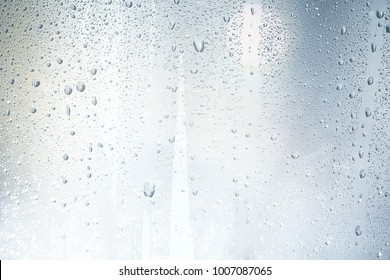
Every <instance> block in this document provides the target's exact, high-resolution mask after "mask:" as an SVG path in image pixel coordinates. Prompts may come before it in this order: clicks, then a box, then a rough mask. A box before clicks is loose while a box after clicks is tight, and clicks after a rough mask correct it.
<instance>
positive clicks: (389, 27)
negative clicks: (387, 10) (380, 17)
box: [386, 23, 390, 33]
mask: <svg viewBox="0 0 390 280" xmlns="http://www.w3.org/2000/svg"><path fill="white" fill-rule="evenodd" d="M386 32H387V33H390V23H388V24H386Z"/></svg>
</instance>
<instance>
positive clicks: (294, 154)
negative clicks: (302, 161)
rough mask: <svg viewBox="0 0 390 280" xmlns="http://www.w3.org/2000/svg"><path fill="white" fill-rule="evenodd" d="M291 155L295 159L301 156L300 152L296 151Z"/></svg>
mask: <svg viewBox="0 0 390 280" xmlns="http://www.w3.org/2000/svg"><path fill="white" fill-rule="evenodd" d="M291 157H292V158H293V159H298V158H299V153H298V152H294V153H292V154H291Z"/></svg>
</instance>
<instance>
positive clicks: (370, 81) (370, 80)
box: [367, 76, 374, 86]
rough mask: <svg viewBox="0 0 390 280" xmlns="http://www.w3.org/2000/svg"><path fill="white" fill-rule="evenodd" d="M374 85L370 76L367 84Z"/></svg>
mask: <svg viewBox="0 0 390 280" xmlns="http://www.w3.org/2000/svg"><path fill="white" fill-rule="evenodd" d="M373 83H374V78H373V77H372V76H370V77H368V79H367V84H368V85H369V86H370V85H372V84H373Z"/></svg>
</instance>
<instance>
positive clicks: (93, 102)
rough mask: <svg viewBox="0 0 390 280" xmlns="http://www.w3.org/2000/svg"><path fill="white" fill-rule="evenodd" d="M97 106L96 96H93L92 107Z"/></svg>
mask: <svg viewBox="0 0 390 280" xmlns="http://www.w3.org/2000/svg"><path fill="white" fill-rule="evenodd" d="M96 104H97V100H96V96H93V97H92V105H94V106H96Z"/></svg>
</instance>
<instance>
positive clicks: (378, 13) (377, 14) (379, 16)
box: [376, 9, 385, 18]
mask: <svg viewBox="0 0 390 280" xmlns="http://www.w3.org/2000/svg"><path fill="white" fill-rule="evenodd" d="M384 15H385V13H384V12H383V11H382V10H379V9H378V10H377V11H376V17H377V18H383V16H384Z"/></svg>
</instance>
